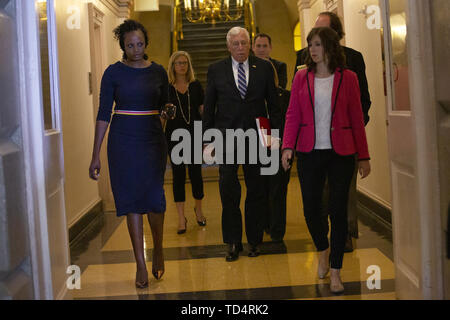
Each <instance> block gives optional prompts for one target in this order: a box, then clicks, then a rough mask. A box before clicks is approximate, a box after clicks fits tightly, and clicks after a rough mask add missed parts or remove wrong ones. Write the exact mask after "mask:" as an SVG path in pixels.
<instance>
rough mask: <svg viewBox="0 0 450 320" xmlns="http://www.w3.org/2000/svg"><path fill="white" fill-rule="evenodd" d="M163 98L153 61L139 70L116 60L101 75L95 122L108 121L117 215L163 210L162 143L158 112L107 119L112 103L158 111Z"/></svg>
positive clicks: (163, 81) (161, 76) (160, 72)
mask: <svg viewBox="0 0 450 320" xmlns="http://www.w3.org/2000/svg"><path fill="white" fill-rule="evenodd" d="M167 100H168V78H167V73H166V71H165V70H164V68H163V67H162V66H161V65H159V64H156V63H155V62H152V64H151V65H150V66H149V67H147V68H142V69H139V68H132V67H129V66H127V65H125V64H123V63H121V62H117V63H115V64H113V65H110V66H109V67H108V68H107V69H106V70H105V73H104V74H103V78H102V82H101V89H100V106H99V110H98V115H97V120H102V121H106V122H109V121H110V120H111V125H110V130H109V135H108V164H109V174H110V179H111V188H112V192H113V195H114V202H115V205H116V210H117V216H122V215H126V214H128V213H139V214H144V213H148V212H153V213H164V212H165V211H166V199H165V195H164V188H163V185H164V172H165V169H166V161H167V144H166V139H165V136H164V132H163V129H162V126H161V121H160V118H159V115H123V114H113V116H112V119H111V114H112V107H113V104H114V102H115V110H133V111H150V110H155V111H159V110H161V108H162V107H163V106H164V105H165V104H166V102H167Z"/></svg>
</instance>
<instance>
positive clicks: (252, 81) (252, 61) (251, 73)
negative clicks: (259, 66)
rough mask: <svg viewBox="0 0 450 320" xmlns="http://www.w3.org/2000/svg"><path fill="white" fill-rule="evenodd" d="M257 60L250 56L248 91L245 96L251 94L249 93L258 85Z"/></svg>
mask: <svg viewBox="0 0 450 320" xmlns="http://www.w3.org/2000/svg"><path fill="white" fill-rule="evenodd" d="M256 78H257V76H256V61H255V59H253V56H249V57H248V85H247V93H246V95H245V97H248V96H249V93H250V92H251V91H252V90H253V88H254V86H255V85H256Z"/></svg>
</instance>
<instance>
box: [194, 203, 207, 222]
mask: <svg viewBox="0 0 450 320" xmlns="http://www.w3.org/2000/svg"><path fill="white" fill-rule="evenodd" d="M194 212H195V216H196V218H195V220H197V210H196V209H195V207H194ZM197 223H198V225H199V226H200V227H204V226H206V218H205V217H203V220H202V221H198V220H197Z"/></svg>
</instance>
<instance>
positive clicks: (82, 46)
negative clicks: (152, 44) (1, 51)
mask: <svg viewBox="0 0 450 320" xmlns="http://www.w3.org/2000/svg"><path fill="white" fill-rule="evenodd" d="M92 3H93V4H94V5H95V6H96V7H98V8H99V9H100V10H101V11H102V12H103V13H104V14H105V16H104V17H103V24H104V27H105V29H104V30H105V32H104V38H105V39H104V41H105V43H104V48H105V53H104V58H105V60H106V61H105V67H107V66H108V65H109V64H111V63H114V62H116V61H117V60H119V59H120V58H121V50H120V47H119V45H118V44H117V43H116V41H115V40H114V39H113V34H112V30H113V29H114V28H115V27H116V26H117V25H118V24H120V23H121V21H122V20H123V19H120V18H118V17H117V16H116V15H115V14H114V13H113V12H112V11H110V9H108V8H106V7H105V6H104V5H103V4H102V3H101V2H100V1H92ZM75 8H77V9H79V12H80V15H79V17H80V24H79V29H78V28H74V29H70V28H69V27H68V25H67V22H68V20H69V19H70V18H71V16H72V17H76V10H73V9H75ZM73 14H75V16H73ZM56 19H57V33H58V54H59V72H60V74H59V76H60V84H61V112H62V126H63V128H62V129H63V141H64V162H65V201H66V215H67V224H68V227H71V226H72V225H73V224H74V223H75V222H77V221H78V220H79V219H80V218H81V217H82V216H83V215H84V214H86V213H87V212H88V211H89V210H90V209H91V208H92V207H93V206H95V205H96V204H97V203H98V202H99V201H100V197H99V192H98V186H97V183H96V182H94V181H92V180H90V179H89V176H88V168H89V164H90V161H91V155H92V145H93V137H94V129H95V118H94V111H93V97H92V95H90V94H89V78H88V73H89V72H90V71H91V57H90V45H89V20H88V4H87V3H85V2H84V1H83V2H82V1H79V0H64V1H56ZM105 147H106V144H105V143H104V145H103V148H105ZM103 165H105V164H103Z"/></svg>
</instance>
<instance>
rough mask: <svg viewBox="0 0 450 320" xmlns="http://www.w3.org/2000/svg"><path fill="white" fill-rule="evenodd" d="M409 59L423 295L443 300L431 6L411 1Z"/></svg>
mask: <svg viewBox="0 0 450 320" xmlns="http://www.w3.org/2000/svg"><path fill="white" fill-rule="evenodd" d="M407 13H408V19H407V28H408V37H409V41H408V43H407V45H408V56H409V61H408V65H409V72H410V73H409V84H410V98H411V111H412V114H413V117H414V123H415V128H414V129H415V130H414V131H415V134H416V136H415V139H416V149H417V151H416V161H417V181H418V185H417V189H418V194H419V195H420V198H419V212H420V219H421V221H420V223H421V232H422V234H421V239H422V241H421V245H422V281H423V285H422V292H423V297H424V298H425V299H443V298H444V288H443V270H442V255H441V252H442V248H441V241H442V239H441V238H440V232H437V231H438V230H442V227H441V217H440V192H439V171H438V168H439V159H438V150H437V141H438V137H437V124H436V110H435V108H436V102H435V101H436V99H435V96H434V92H435V88H434V71H433V47H432V34H431V22H430V6H429V3H428V2H427V1H419V2H416V1H411V0H409V1H408V12H407Z"/></svg>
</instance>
